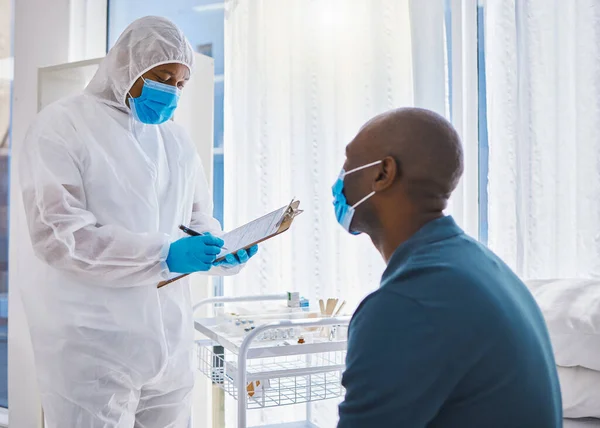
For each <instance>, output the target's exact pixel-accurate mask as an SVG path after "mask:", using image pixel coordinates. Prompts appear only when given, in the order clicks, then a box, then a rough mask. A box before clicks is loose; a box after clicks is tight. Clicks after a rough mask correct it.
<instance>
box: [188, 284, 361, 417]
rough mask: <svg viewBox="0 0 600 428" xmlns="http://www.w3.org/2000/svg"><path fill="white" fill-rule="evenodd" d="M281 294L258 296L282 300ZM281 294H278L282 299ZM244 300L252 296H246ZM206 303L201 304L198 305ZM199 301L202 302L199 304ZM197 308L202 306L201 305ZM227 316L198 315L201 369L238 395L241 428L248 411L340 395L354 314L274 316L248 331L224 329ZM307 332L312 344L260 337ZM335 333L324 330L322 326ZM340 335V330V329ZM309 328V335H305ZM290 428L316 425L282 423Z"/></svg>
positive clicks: (216, 299) (199, 366) (225, 388)
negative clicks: (347, 332)
mask: <svg viewBox="0 0 600 428" xmlns="http://www.w3.org/2000/svg"><path fill="white" fill-rule="evenodd" d="M274 297H275V296H267V297H266V298H265V297H261V296H257V297H255V298H254V299H255V301H261V300H263V299H264V300H276V299H275V298H274ZM282 297H283V296H282V295H277V298H282ZM240 299H243V300H240V301H245V302H248V301H253V300H249V299H251V298H250V297H243V298H240ZM222 301H226V302H234V301H235V299H234V298H221V299H219V298H211V299H207V300H206V301H204V302H203V303H213V304H214V303H219V302H222ZM198 306H200V305H198ZM198 306H197V307H198ZM197 307H196V308H197ZM219 322H223V319H222V318H221V319H217V318H197V319H196V320H195V328H196V330H197V331H198V332H199V333H202V335H203V336H204V337H203V338H202V339H200V340H197V341H196V350H197V363H198V368H199V370H200V371H201V372H202V373H203V374H204V375H205V376H207V377H208V378H209V379H210V380H211V381H212V382H213V384H215V385H217V386H219V387H220V388H222V389H223V390H224V391H225V392H226V393H227V394H228V395H230V396H231V397H233V398H234V399H236V400H238V427H239V428H245V427H246V411H247V410H249V409H261V408H269V407H278V406H285V405H292V404H300V403H309V402H313V401H319V400H327V399H332V398H337V397H340V396H342V395H343V394H344V388H343V387H342V385H341V377H342V372H343V371H344V368H345V364H344V363H345V358H346V345H347V342H346V337H340V336H344V335H342V334H339V331H338V330H339V329H340V327H347V326H348V323H349V322H350V317H338V318H300V319H298V318H296V319H280V320H272V319H269V320H268V321H267V322H266V323H265V324H260V325H256V326H255V328H254V329H253V330H251V331H249V332H247V333H246V334H245V335H243V336H235V335H229V334H225V333H223V329H219ZM278 329H280V330H284V329H294V331H296V332H299V331H302V332H303V333H302V335H303V337H306V342H307V343H298V342H297V339H296V337H294V338H289V339H286V340H283V339H282V340H268V341H267V340H259V338H260V337H261V335H264V334H265V332H268V331H269V330H278ZM323 329H325V331H326V332H329V331H331V332H333V333H331V334H321V332H322V330H323ZM336 332H337V334H334V333H336ZM305 333H306V334H305ZM277 427H282V428H283V427H285V428H299V427H300V428H304V427H306V428H308V427H310V428H315V426H314V425H313V424H310V423H309V422H297V423H293V424H283V425H277Z"/></svg>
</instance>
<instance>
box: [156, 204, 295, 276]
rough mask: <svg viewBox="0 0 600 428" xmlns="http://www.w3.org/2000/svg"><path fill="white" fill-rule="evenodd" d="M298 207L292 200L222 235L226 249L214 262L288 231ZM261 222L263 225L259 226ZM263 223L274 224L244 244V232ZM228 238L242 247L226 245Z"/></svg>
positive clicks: (252, 236)
mask: <svg viewBox="0 0 600 428" xmlns="http://www.w3.org/2000/svg"><path fill="white" fill-rule="evenodd" d="M299 206H300V201H298V200H296V199H292V201H291V202H290V203H289V204H288V205H287V206H284V207H281V208H279V209H278V210H275V211H273V212H271V213H268V214H266V215H264V216H262V217H259V218H257V219H255V220H253V221H251V222H250V223H247V224H245V225H243V226H240V227H238V228H236V229H234V230H232V231H230V232H228V233H226V234H225V235H223V236H222V237H221V238H223V239H224V240H225V243H226V248H227V250H225V251H223V252H222V253H221V254H220V255H219V256H218V257H217V259H216V260H215V261H216V262H220V261H222V260H224V259H225V257H226V256H227V255H229V254H235V253H237V252H238V251H240V250H248V249H249V248H251V247H253V246H255V245H258V244H260V243H262V242H265V241H267V240H269V239H271V238H273V237H275V236H277V235H280V234H282V233H283V232H286V231H287V230H289V229H290V227H292V223H293V222H294V219H295V218H296V217H297V216H299V215H300V214H302V212H303V211H302V210H300V209H298V208H299ZM261 222H262V223H263V224H261ZM265 222H275V223H274V224H268V233H266V234H259V236H254V235H251V239H249V241H251V242H245V241H244V239H243V238H244V232H245V231H253V230H252V227H253V225H256V224H261V226H264V223H265ZM240 234H242V237H241V238H240V237H239V236H238V235H240ZM228 236H229V237H236V238H238V239H239V240H241V241H244V243H243V245H228ZM246 241H248V239H246ZM188 275H189V274H185V275H179V276H177V277H175V278H171V279H169V280H167V281H162V282H160V283H159V284H158V285H157V288H161V287H164V286H165V285H168V284H171V283H172V282H175V281H177V280H179V279H181V278H183V277H186V276H188Z"/></svg>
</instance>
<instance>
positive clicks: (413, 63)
mask: <svg viewBox="0 0 600 428" xmlns="http://www.w3.org/2000/svg"><path fill="white" fill-rule="evenodd" d="M422 3H424V2H422V1H420V0H417V1H414V2H412V3H411V2H409V0H353V1H348V0H285V1H282V0H251V1H249V0H229V1H227V2H226V22H225V38H226V41H225V43H226V44H225V56H226V59H225V60H226V66H225V70H226V74H225V142H224V146H225V210H224V213H225V228H226V229H229V228H232V227H235V226H237V225H240V224H243V223H244V222H247V221H249V220H251V219H253V218H256V217H257V216H260V215H262V214H264V213H266V212H268V211H270V210H273V209H276V208H278V207H280V206H283V205H284V204H286V203H288V202H289V201H290V199H291V198H292V197H296V198H298V199H300V200H301V208H303V209H304V210H305V212H304V214H302V215H301V216H300V217H298V218H297V220H296V222H295V224H294V227H293V228H292V230H291V231H289V232H287V233H286V234H285V235H283V236H281V237H278V238H277V239H274V240H272V241H270V242H268V243H265V244H264V245H262V246H261V249H260V252H259V255H258V256H257V257H256V260H253V263H250V264H249V265H248V266H247V268H246V269H245V271H244V272H243V273H242V274H241V275H239V276H237V277H235V278H228V279H227V280H226V282H225V294H228V295H241V294H265V293H273V292H280V291H287V290H294V291H299V292H301V294H302V295H304V296H305V297H307V298H310V299H311V300H312V303H314V299H315V298H317V299H318V298H322V297H323V298H327V297H339V298H341V299H345V300H347V301H348V305H347V306H346V308H347V309H348V310H349V311H350V312H351V311H352V310H353V308H354V307H355V305H356V304H357V303H358V302H359V301H360V300H361V299H362V297H363V296H364V295H366V294H367V293H369V292H370V291H373V290H375V289H376V288H377V287H378V285H379V280H380V276H381V273H382V272H383V269H384V264H383V262H382V260H381V257H380V255H379V254H378V253H377V252H376V250H375V249H374V248H373V247H372V245H371V243H370V241H369V240H368V238H367V237H351V236H350V235H348V234H347V233H346V232H344V231H343V230H342V229H341V227H339V226H338V225H337V223H336V221H335V216H334V213H333V207H332V196H331V185H332V184H333V182H334V181H335V179H336V178H337V175H338V173H339V171H340V169H341V167H342V164H343V160H344V148H345V146H346V144H347V143H348V142H350V140H351V139H352V138H353V137H354V135H355V134H356V132H357V131H358V130H359V128H360V126H361V125H362V124H363V123H364V122H365V121H367V120H368V119H370V118H371V117H373V116H374V115H376V114H378V113H381V112H383V111H386V110H388V109H391V108H395V107H400V106H412V105H419V106H423V107H428V108H431V109H434V110H436V111H438V112H440V113H442V114H444V113H445V110H446V103H447V102H446V100H447V93H446V83H447V82H446V78H447V74H446V66H445V57H444V54H445V44H444V31H443V25H444V24H443V19H444V8H443V0H439V1H438V0H435V1H434V2H427V3H428V9H429V12H428V13H425V10H426V9H425V5H423V4H422ZM411 6H413V7H411ZM418 20H421V25H415V21H418ZM411 21H412V22H411ZM415 76H416V78H415ZM459 220H460V219H459ZM320 409H321V410H320ZM313 410H315V411H313V412H312V419H313V421H315V420H316V421H317V422H318V423H319V426H322V427H326V426H333V425H334V424H335V421H336V420H337V410H336V408H335V407H332V406H331V405H329V406H327V407H325V408H323V407H319V406H316V407H315V408H313ZM284 412H285V417H283V416H282V413H279V412H273V411H269V412H265V413H260V414H258V416H256V415H257V414H255V415H254V417H255V418H256V420H253V423H254V424H255V425H264V424H267V423H273V422H280V421H281V420H282V419H287V420H289V419H293V418H295V417H297V416H298V414H297V413H295V412H293V411H291V410H289V409H285V410H284ZM273 415H275V416H273Z"/></svg>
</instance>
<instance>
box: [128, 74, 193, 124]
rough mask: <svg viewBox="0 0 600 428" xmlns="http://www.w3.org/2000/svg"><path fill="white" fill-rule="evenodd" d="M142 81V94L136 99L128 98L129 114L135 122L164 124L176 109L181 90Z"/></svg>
mask: <svg viewBox="0 0 600 428" xmlns="http://www.w3.org/2000/svg"><path fill="white" fill-rule="evenodd" d="M142 79H143V80H144V86H143V87H142V94H141V95H140V96H139V97H137V98H133V97H130V98H129V107H130V108H131V114H132V115H133V117H134V118H135V119H136V120H138V121H140V122H142V123H146V124H148V125H158V124H161V123H165V122H166V121H167V120H169V119H171V117H172V116H173V112H174V111H175V109H176V108H177V102H178V101H179V96H180V95H181V90H180V89H179V88H176V87H174V86H171V85H166V84H164V83H160V82H155V81H154V80H146V79H144V78H143V77H142Z"/></svg>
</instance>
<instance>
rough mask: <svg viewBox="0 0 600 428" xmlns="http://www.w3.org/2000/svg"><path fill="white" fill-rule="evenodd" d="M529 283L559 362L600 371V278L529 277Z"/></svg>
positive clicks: (560, 364) (567, 365) (564, 365)
mask: <svg viewBox="0 0 600 428" xmlns="http://www.w3.org/2000/svg"><path fill="white" fill-rule="evenodd" d="M527 286H528V287H529V289H530V290H531V292H532V293H533V296H534V297H535V299H536V301H537V303H538V305H539V306H540V309H541V310H542V313H543V314H544V318H545V319H546V324H547V325H548V330H549V331H550V339H551V341H552V347H553V348H554V355H555V358H556V364H558V365H559V366H563V367H575V366H581V367H586V368H588V369H592V370H596V371H600V280H591V279H575V280H573V279H570V280H566V279H563V280H544V281H528V282H527ZM598 389H599V390H600V387H598Z"/></svg>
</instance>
